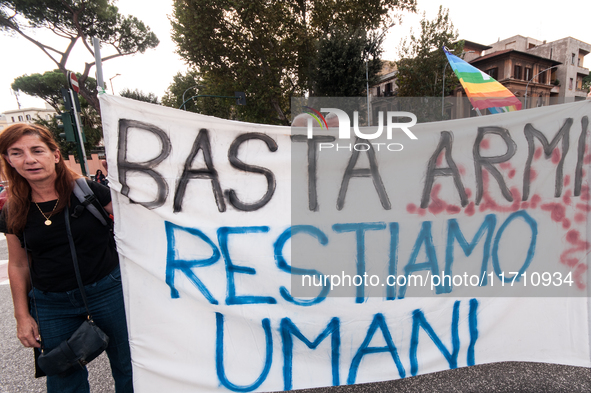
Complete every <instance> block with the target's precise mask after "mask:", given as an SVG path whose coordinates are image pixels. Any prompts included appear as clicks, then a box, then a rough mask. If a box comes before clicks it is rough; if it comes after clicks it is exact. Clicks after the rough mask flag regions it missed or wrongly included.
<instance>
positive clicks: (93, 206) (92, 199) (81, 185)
mask: <svg viewBox="0 0 591 393" xmlns="http://www.w3.org/2000/svg"><path fill="white" fill-rule="evenodd" d="M73 193H74V195H76V198H78V200H79V201H80V205H78V206H76V208H75V209H74V213H72V217H74V218H78V217H80V214H82V211H83V210H84V209H85V208H86V209H88V211H89V212H90V213H91V214H92V215H93V216H95V217H96V218H97V219H98V220H99V221H100V222H101V224H103V225H105V226H109V227H112V226H113V221H112V220H111V218H110V217H109V214H108V213H107V212H106V211H105V209H104V208H103V207H102V206H101V204H100V203H98V199H97V198H96V195H94V192H92V190H91V189H90V187H89V186H88V183H87V182H86V179H85V178H83V177H79V178H78V179H76V180H75V181H74V189H73ZM97 206H98V208H97Z"/></svg>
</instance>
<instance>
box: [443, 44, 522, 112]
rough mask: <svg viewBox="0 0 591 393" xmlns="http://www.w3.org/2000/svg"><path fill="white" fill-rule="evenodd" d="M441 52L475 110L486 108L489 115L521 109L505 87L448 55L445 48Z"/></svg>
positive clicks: (457, 58) (453, 56) (519, 104)
mask: <svg viewBox="0 0 591 393" xmlns="http://www.w3.org/2000/svg"><path fill="white" fill-rule="evenodd" d="M443 51H444V52H445V55H446V56H447V60H448V61H449V64H450V65H451V68H452V69H453V70H454V72H455V73H456V75H457V76H458V78H459V79H460V83H461V84H462V87H463V88H464V91H465V92H466V95H467V96H468V98H469V99H470V102H471V103H472V106H473V107H474V108H475V109H486V108H488V110H489V111H490V112H491V113H503V112H512V111H518V110H520V109H521V102H520V101H519V100H518V99H517V98H516V97H515V96H514V95H513V93H511V92H510V91H509V90H508V89H507V88H506V87H505V86H503V85H501V84H500V83H499V82H497V81H496V80H494V79H493V78H492V77H491V76H490V75H488V74H485V73H484V72H482V71H480V70H479V69H478V68H476V67H474V66H471V65H470V64H468V63H466V62H465V61H464V60H462V59H460V58H459V57H457V56H455V55H453V54H451V53H449V51H448V50H447V48H446V47H443Z"/></svg>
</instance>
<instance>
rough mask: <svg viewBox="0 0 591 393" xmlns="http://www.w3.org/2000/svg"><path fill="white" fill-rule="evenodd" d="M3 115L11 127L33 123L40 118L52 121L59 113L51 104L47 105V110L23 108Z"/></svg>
mask: <svg viewBox="0 0 591 393" xmlns="http://www.w3.org/2000/svg"><path fill="white" fill-rule="evenodd" d="M2 114H3V115H4V116H5V117H6V125H7V126H10V125H12V124H14V123H33V122H34V121H35V120H36V119H37V118H38V117H39V118H41V119H44V120H50V119H51V118H52V117H54V116H55V115H57V112H56V111H55V109H53V108H52V107H51V106H50V105H49V104H45V108H21V109H14V110H9V111H5V112H3V113H2Z"/></svg>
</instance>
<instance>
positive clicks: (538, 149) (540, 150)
mask: <svg viewBox="0 0 591 393" xmlns="http://www.w3.org/2000/svg"><path fill="white" fill-rule="evenodd" d="M540 157H542V148H541V147H538V148H537V149H536V152H535V153H534V159H535V160H539V159H540Z"/></svg>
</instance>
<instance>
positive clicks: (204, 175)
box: [173, 128, 226, 213]
mask: <svg viewBox="0 0 591 393" xmlns="http://www.w3.org/2000/svg"><path fill="white" fill-rule="evenodd" d="M199 150H201V151H203V159H204V160H205V166H206V168H201V169H191V165H193V160H194V159H195V157H197V153H199ZM191 179H210V180H211V188H212V190H213V195H214V197H215V202H216V204H217V205H218V210H219V211H220V212H225V211H226V203H225V202H224V195H223V194H222V187H221V186H220V181H219V179H218V173H217V171H216V170H215V168H214V167H213V161H212V159H211V144H210V143H209V132H208V131H207V130H206V129H205V128H202V129H201V130H199V134H198V135H197V138H196V139H195V143H193V148H192V149H191V154H189V157H187V161H185V168H184V169H183V174H182V175H181V178H180V179H179V182H178V184H177V186H176V191H175V193H174V206H173V212H175V213H178V212H180V211H181V210H182V208H183V206H182V205H183V198H184V196H185V191H186V190H187V184H188V183H189V180H191Z"/></svg>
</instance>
